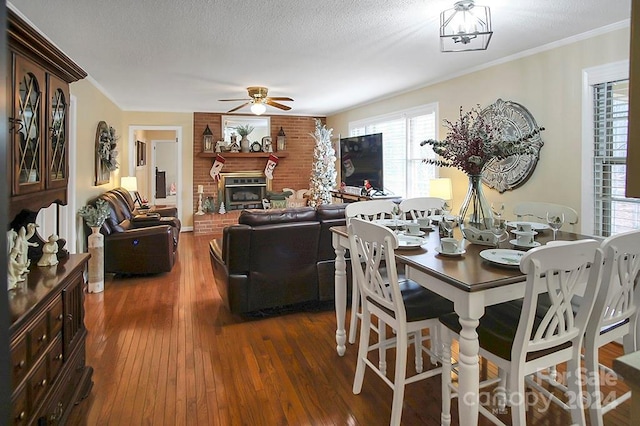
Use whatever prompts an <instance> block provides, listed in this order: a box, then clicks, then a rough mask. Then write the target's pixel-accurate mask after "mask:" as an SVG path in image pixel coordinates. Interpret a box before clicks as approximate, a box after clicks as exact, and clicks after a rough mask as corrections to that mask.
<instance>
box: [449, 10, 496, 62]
mask: <svg viewBox="0 0 640 426" xmlns="http://www.w3.org/2000/svg"><path fill="white" fill-rule="evenodd" d="M492 35H493V31H492V30H491V11H490V10H489V8H488V7H486V6H476V5H475V4H474V1H473V0H460V1H457V2H455V3H454V4H453V9H447V10H445V11H444V12H442V13H441V14H440V50H441V51H442V52H465V51H470V50H486V49H487V46H489V40H491V36H492Z"/></svg>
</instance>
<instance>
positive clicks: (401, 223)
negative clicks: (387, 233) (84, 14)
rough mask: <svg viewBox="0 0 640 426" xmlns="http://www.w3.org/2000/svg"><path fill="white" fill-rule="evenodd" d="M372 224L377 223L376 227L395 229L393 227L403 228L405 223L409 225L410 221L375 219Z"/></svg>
mask: <svg viewBox="0 0 640 426" xmlns="http://www.w3.org/2000/svg"><path fill="white" fill-rule="evenodd" d="M374 223H377V224H378V225H382V226H386V227H387V228H395V227H400V226H404V225H406V224H407V223H411V221H410V220H406V219H398V220H396V219H377V220H375V221H374Z"/></svg>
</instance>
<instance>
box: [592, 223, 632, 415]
mask: <svg viewBox="0 0 640 426" xmlns="http://www.w3.org/2000/svg"><path fill="white" fill-rule="evenodd" d="M601 250H602V252H603V256H604V264H603V270H602V285H601V286H600V291H599V292H598V297H597V299H596V302H595V305H594V307H593V313H592V315H591V317H590V318H589V322H588V324H587V329H586V332H585V338H584V361H585V368H586V370H587V378H588V380H587V392H588V396H589V397H588V398H587V401H588V402H589V403H590V404H589V409H588V411H589V417H590V421H591V425H592V426H596V425H597V426H602V425H603V416H604V415H605V414H606V413H607V412H609V411H611V410H612V409H613V408H615V407H617V406H618V405H619V404H621V403H622V402H624V401H626V400H627V399H629V398H630V397H631V392H630V391H629V392H626V393H624V394H623V395H621V396H619V397H617V398H607V399H608V400H607V401H606V402H607V403H606V404H604V405H603V402H602V401H601V396H602V395H601V388H600V372H601V371H604V372H605V374H607V375H608V376H609V377H617V375H616V374H615V372H613V371H612V370H611V369H610V368H608V367H605V366H604V365H601V364H600V362H599V357H598V349H599V348H601V347H602V346H604V345H606V344H607V343H610V342H613V341H615V340H617V339H622V343H623V347H624V353H625V354H628V353H631V352H635V351H637V350H639V349H640V341H639V340H638V339H639V337H640V336H639V335H638V333H639V330H638V327H637V323H638V306H640V289H637V288H636V287H637V283H638V278H639V271H640V230H634V231H629V232H624V233H621V234H617V235H613V236H611V237H608V238H606V239H605V240H604V241H603V242H602V245H601ZM609 396H610V395H609Z"/></svg>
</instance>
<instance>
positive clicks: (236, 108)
mask: <svg viewBox="0 0 640 426" xmlns="http://www.w3.org/2000/svg"><path fill="white" fill-rule="evenodd" d="M243 100H244V99H243ZM250 103H251V102H245V103H243V104H242V105H240V106H237V107H235V108H233V109H230V110H229V111H227V112H233V111H237V110H239V109H240V108H242V107H245V106H247V105H249V104H250Z"/></svg>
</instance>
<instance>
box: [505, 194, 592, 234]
mask: <svg viewBox="0 0 640 426" xmlns="http://www.w3.org/2000/svg"><path fill="white" fill-rule="evenodd" d="M547 212H549V213H556V214H558V213H563V214H564V223H565V224H566V225H569V226H571V231H575V225H576V224H577V223H578V219H579V218H578V212H577V211H575V210H574V209H572V208H571V207H569V206H564V205H562V204H554V203H543V202H535V201H526V202H522V203H518V204H516V205H515V206H514V207H513V214H514V215H515V216H516V219H517V220H527V219H533V220H535V221H537V220H540V221H541V222H542V223H547ZM565 229H566V228H565Z"/></svg>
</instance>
